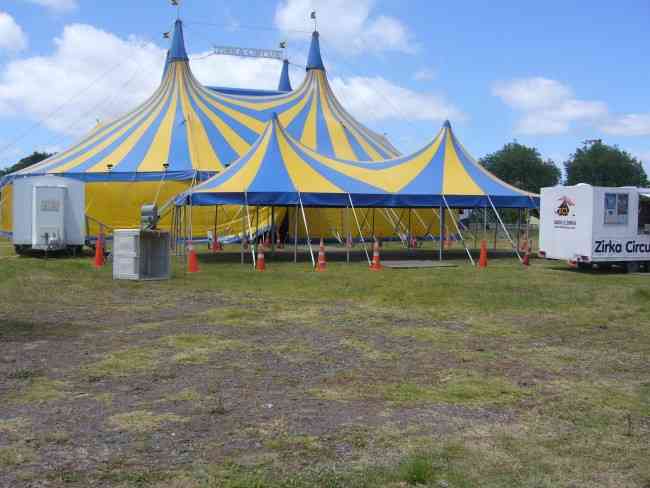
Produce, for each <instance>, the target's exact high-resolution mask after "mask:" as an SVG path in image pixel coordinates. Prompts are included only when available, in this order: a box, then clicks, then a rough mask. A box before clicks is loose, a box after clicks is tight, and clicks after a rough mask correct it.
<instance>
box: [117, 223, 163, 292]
mask: <svg viewBox="0 0 650 488" xmlns="http://www.w3.org/2000/svg"><path fill="white" fill-rule="evenodd" d="M170 243H171V239H170V235H169V232H162V231H158V230H142V229H117V230H114V231H113V279H114V280H166V279H169V277H170V270H171V255H170Z"/></svg>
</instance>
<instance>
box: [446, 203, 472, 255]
mask: <svg viewBox="0 0 650 488" xmlns="http://www.w3.org/2000/svg"><path fill="white" fill-rule="evenodd" d="M442 200H443V201H444V202H445V206H446V207H447V210H448V211H449V217H451V221H452V222H453V223H454V227H456V232H458V235H459V236H460V240H461V242H462V243H463V247H464V248H465V252H466V253H467V257H469V260H470V262H471V263H472V266H475V264H474V258H473V257H472V253H471V252H469V249H467V246H466V245H465V239H464V238H463V233H462V232H461V231H460V227H459V226H458V223H457V222H456V217H454V214H453V213H452V211H451V208H449V203H447V199H446V198H445V196H444V195H443V196H442Z"/></svg>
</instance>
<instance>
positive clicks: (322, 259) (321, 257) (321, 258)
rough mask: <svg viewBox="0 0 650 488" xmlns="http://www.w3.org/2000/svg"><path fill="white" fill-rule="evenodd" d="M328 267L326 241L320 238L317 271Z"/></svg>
mask: <svg viewBox="0 0 650 488" xmlns="http://www.w3.org/2000/svg"><path fill="white" fill-rule="evenodd" d="M326 269H327V260H326V259H325V242H324V241H323V238H322V237H321V238H320V248H319V249H318V262H317V263H316V271H325V270H326Z"/></svg>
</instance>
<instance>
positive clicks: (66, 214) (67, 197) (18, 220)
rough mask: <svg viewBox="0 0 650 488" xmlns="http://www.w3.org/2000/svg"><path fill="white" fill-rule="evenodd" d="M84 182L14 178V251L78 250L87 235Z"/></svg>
mask: <svg viewBox="0 0 650 488" xmlns="http://www.w3.org/2000/svg"><path fill="white" fill-rule="evenodd" d="M85 198H86V193H85V185H84V183H83V182H81V181H78V180H74V179H71V178H61V177H58V176H49V175H48V176H30V177H25V178H17V179H15V180H14V181H13V233H12V239H13V244H14V246H15V248H16V252H18V253H19V254H20V253H24V252H26V251H29V250H39V251H60V250H64V249H68V250H81V247H82V246H83V244H84V241H85V238H86V221H85V215H84V210H85V208H84V206H85Z"/></svg>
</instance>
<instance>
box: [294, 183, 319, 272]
mask: <svg viewBox="0 0 650 488" xmlns="http://www.w3.org/2000/svg"><path fill="white" fill-rule="evenodd" d="M298 201H299V202H300V210H301V212H302V220H303V222H304V223H305V233H306V234H307V247H308V248H309V255H310V256H311V265H312V266H313V267H314V268H315V267H316V260H315V259H314V250H313V249H312V248H311V237H310V236H309V227H308V226H307V215H305V207H303V205H302V197H301V196H300V193H298Z"/></svg>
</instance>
